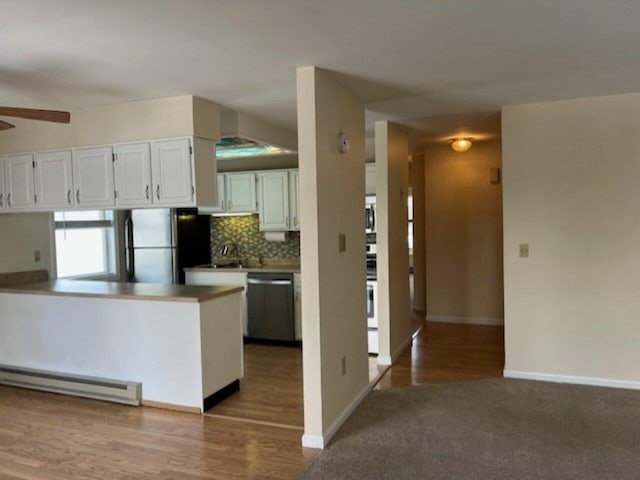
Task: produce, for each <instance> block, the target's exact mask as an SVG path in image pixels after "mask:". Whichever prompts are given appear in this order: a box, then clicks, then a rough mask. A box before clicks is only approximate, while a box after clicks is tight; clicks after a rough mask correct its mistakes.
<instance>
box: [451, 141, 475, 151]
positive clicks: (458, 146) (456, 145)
mask: <svg viewBox="0 0 640 480" xmlns="http://www.w3.org/2000/svg"><path fill="white" fill-rule="evenodd" d="M471 145H473V144H472V143H471V139H470V138H456V139H455V140H454V141H453V142H452V143H451V148H453V149H454V150H455V151H456V152H460V153H462V152H466V151H467V150H469V149H470V148H471Z"/></svg>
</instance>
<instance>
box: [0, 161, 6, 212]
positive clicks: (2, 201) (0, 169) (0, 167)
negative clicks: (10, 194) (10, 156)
mask: <svg viewBox="0 0 640 480" xmlns="http://www.w3.org/2000/svg"><path fill="white" fill-rule="evenodd" d="M6 206H7V196H6V194H5V191H4V157H0V211H2V210H4V209H5V208H6Z"/></svg>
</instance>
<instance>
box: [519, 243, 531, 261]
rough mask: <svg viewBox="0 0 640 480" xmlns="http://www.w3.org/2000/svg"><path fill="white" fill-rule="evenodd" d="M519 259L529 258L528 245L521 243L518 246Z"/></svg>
mask: <svg viewBox="0 0 640 480" xmlns="http://www.w3.org/2000/svg"><path fill="white" fill-rule="evenodd" d="M520 258H529V244H528V243H521V244H520Z"/></svg>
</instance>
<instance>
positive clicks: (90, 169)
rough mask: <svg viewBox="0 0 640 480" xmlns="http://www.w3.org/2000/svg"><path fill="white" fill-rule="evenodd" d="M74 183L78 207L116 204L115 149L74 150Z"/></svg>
mask: <svg viewBox="0 0 640 480" xmlns="http://www.w3.org/2000/svg"><path fill="white" fill-rule="evenodd" d="M72 163H73V183H74V187H75V190H76V192H75V201H76V206H77V207H112V206H113V205H114V204H115V190H114V178H113V149H112V148H111V147H95V148H77V149H75V150H74V151H73V160H72Z"/></svg>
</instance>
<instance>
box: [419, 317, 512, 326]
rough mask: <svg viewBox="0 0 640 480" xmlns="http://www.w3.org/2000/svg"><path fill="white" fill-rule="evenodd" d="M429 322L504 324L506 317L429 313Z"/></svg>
mask: <svg viewBox="0 0 640 480" xmlns="http://www.w3.org/2000/svg"><path fill="white" fill-rule="evenodd" d="M427 322H438V323H467V324H471V325H504V318H497V317H449V316H443V315H427Z"/></svg>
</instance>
